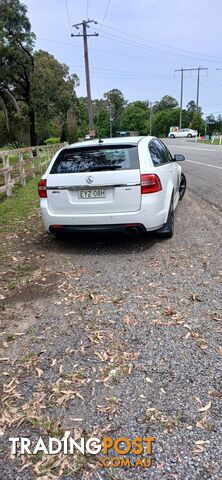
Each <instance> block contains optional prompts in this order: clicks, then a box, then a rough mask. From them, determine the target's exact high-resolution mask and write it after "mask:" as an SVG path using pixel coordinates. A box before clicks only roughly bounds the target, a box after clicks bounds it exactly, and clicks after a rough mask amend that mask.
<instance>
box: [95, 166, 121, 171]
mask: <svg viewBox="0 0 222 480" xmlns="http://www.w3.org/2000/svg"><path fill="white" fill-rule="evenodd" d="M121 168H122V167H121V165H97V167H91V168H90V169H89V170H88V172H93V171H97V170H119V169H121Z"/></svg>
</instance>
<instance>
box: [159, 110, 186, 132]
mask: <svg viewBox="0 0 222 480" xmlns="http://www.w3.org/2000/svg"><path fill="white" fill-rule="evenodd" d="M179 118H180V110H179V108H176V109H171V110H164V111H162V112H158V113H157V114H155V116H154V119H153V134H154V135H156V136H160V137H161V136H163V137H166V136H167V135H168V133H169V131H170V127H172V126H177V125H179Z"/></svg>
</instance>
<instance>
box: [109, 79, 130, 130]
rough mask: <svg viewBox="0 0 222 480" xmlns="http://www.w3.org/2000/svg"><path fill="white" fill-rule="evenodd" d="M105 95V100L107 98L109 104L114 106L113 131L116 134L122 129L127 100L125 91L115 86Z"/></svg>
mask: <svg viewBox="0 0 222 480" xmlns="http://www.w3.org/2000/svg"><path fill="white" fill-rule="evenodd" d="M103 96H104V98H105V100H107V103H108V105H110V106H111V107H112V111H113V133H114V135H115V134H116V133H117V131H118V130H119V129H120V118H121V114H122V112H123V110H124V107H125V105H126V103H127V102H126V100H125V98H124V95H123V93H122V92H121V91H120V90H118V89H117V88H114V89H113V90H110V91H109V92H106V93H104V95H103Z"/></svg>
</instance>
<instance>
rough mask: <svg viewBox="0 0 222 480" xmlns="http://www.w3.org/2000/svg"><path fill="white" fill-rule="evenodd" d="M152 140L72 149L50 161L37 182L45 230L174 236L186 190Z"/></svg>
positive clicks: (171, 163) (90, 144)
mask: <svg viewBox="0 0 222 480" xmlns="http://www.w3.org/2000/svg"><path fill="white" fill-rule="evenodd" d="M181 160H185V158H184V156H183V155H174V157H172V156H171V154H170V152H169V150H168V149H167V147H166V146H165V145H164V144H163V142H162V141H161V140H159V139H157V138H155V137H125V138H108V139H104V140H90V141H88V142H87V144H86V143H85V142H79V143H74V144H73V145H69V146H67V147H65V148H63V149H62V150H60V151H59V152H58V153H56V155H55V156H54V157H53V159H52V161H51V163H50V165H49V167H48V169H47V171H46V173H45V174H44V175H43V177H42V179H41V180H40V182H39V196H40V207H41V213H42V218H43V222H44V226H45V229H46V230H47V231H48V232H50V233H54V234H60V233H62V232H79V231H101V230H104V231H119V230H124V231H129V230H131V229H134V230H135V229H137V230H141V231H151V230H158V231H159V232H160V233H161V234H162V235H164V236H165V237H171V236H172V235H173V228H174V210H175V208H176V206H177V204H178V201H179V199H180V197H182V196H183V194H184V192H185V188H186V184H184V181H181V178H182V180H183V178H184V176H183V174H182V176H181V166H180V165H178V163H177V161H181Z"/></svg>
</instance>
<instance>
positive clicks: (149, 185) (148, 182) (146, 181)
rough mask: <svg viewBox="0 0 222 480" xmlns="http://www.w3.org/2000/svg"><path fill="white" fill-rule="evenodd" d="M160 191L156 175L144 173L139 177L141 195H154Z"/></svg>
mask: <svg viewBox="0 0 222 480" xmlns="http://www.w3.org/2000/svg"><path fill="white" fill-rule="evenodd" d="M160 190H162V185H161V181H160V179H159V177H158V175H154V174H151V173H148V174H147V173H146V174H144V175H141V193H142V194H145V193H154V192H160Z"/></svg>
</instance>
